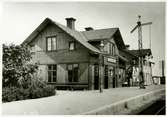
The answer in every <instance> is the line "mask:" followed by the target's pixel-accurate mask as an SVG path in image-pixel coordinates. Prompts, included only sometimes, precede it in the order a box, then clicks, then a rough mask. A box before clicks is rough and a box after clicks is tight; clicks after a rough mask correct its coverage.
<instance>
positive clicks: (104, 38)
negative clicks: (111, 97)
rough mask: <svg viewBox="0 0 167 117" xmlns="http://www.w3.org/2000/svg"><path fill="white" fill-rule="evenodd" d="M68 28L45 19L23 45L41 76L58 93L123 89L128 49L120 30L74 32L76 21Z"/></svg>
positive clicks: (69, 20)
mask: <svg viewBox="0 0 167 117" xmlns="http://www.w3.org/2000/svg"><path fill="white" fill-rule="evenodd" d="M66 20H67V26H64V25H61V24H59V23H57V22H54V21H52V20H51V19H49V18H46V19H45V20H44V21H43V22H42V23H41V24H40V25H39V26H38V27H37V28H36V29H35V30H34V31H33V32H32V33H31V34H30V36H29V37H28V38H27V39H26V40H25V41H24V42H23V43H22V44H28V45H29V46H30V50H31V52H32V53H33V55H32V60H31V62H32V63H38V64H39V71H38V74H39V76H40V77H41V78H42V79H43V80H45V81H47V82H48V84H52V85H55V86H56V87H57V88H58V89H90V90H93V89H99V87H100V85H101V86H102V88H105V89H107V88H115V87H121V86H122V84H123V83H124V81H125V77H126V76H125V69H126V62H127V61H128V60H127V59H126V58H125V57H124V56H122V55H121V54H120V51H121V50H124V49H126V47H125V44H124V42H123V39H122V36H121V33H120V31H119V28H108V29H98V30H94V29H93V28H91V27H88V28H86V31H76V30H75V19H74V18H66Z"/></svg>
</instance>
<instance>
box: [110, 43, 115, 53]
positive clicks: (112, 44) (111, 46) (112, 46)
mask: <svg viewBox="0 0 167 117" xmlns="http://www.w3.org/2000/svg"><path fill="white" fill-rule="evenodd" d="M110 54H111V55H113V56H114V55H115V44H114V43H112V42H110Z"/></svg>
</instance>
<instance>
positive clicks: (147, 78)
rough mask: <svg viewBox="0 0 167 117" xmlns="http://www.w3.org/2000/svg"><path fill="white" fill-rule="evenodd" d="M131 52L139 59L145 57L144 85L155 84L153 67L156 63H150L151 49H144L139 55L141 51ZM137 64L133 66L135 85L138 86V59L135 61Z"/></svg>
mask: <svg viewBox="0 0 167 117" xmlns="http://www.w3.org/2000/svg"><path fill="white" fill-rule="evenodd" d="M130 52H131V53H133V54H134V55H136V56H137V57H139V56H142V57H143V73H144V84H145V85H151V84H153V78H152V65H153V64H154V63H153V62H151V61H150V60H151V58H152V52H151V49H142V50H141V53H139V50H130ZM135 63H136V65H134V66H133V84H134V85H138V83H139V79H138V75H139V69H138V59H136V60H135Z"/></svg>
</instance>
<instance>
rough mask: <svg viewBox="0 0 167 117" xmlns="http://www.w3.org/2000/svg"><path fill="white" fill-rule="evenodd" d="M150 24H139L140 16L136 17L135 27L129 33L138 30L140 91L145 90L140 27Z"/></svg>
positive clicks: (149, 23)
mask: <svg viewBox="0 0 167 117" xmlns="http://www.w3.org/2000/svg"><path fill="white" fill-rule="evenodd" d="M151 24H152V22H148V23H143V24H142V23H141V16H140V15H139V16H138V22H137V25H136V26H135V27H134V28H133V30H132V31H131V33H133V32H134V31H135V30H136V29H137V28H138V48H139V57H138V60H139V87H140V88H141V89H145V86H144V74H143V57H142V49H143V43H142V26H144V25H151Z"/></svg>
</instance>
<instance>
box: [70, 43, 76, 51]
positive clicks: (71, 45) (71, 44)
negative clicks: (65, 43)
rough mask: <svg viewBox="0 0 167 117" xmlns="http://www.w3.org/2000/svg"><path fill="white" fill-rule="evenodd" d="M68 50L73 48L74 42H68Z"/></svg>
mask: <svg viewBox="0 0 167 117" xmlns="http://www.w3.org/2000/svg"><path fill="white" fill-rule="evenodd" d="M69 50H75V42H73V41H72V42H69Z"/></svg>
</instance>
